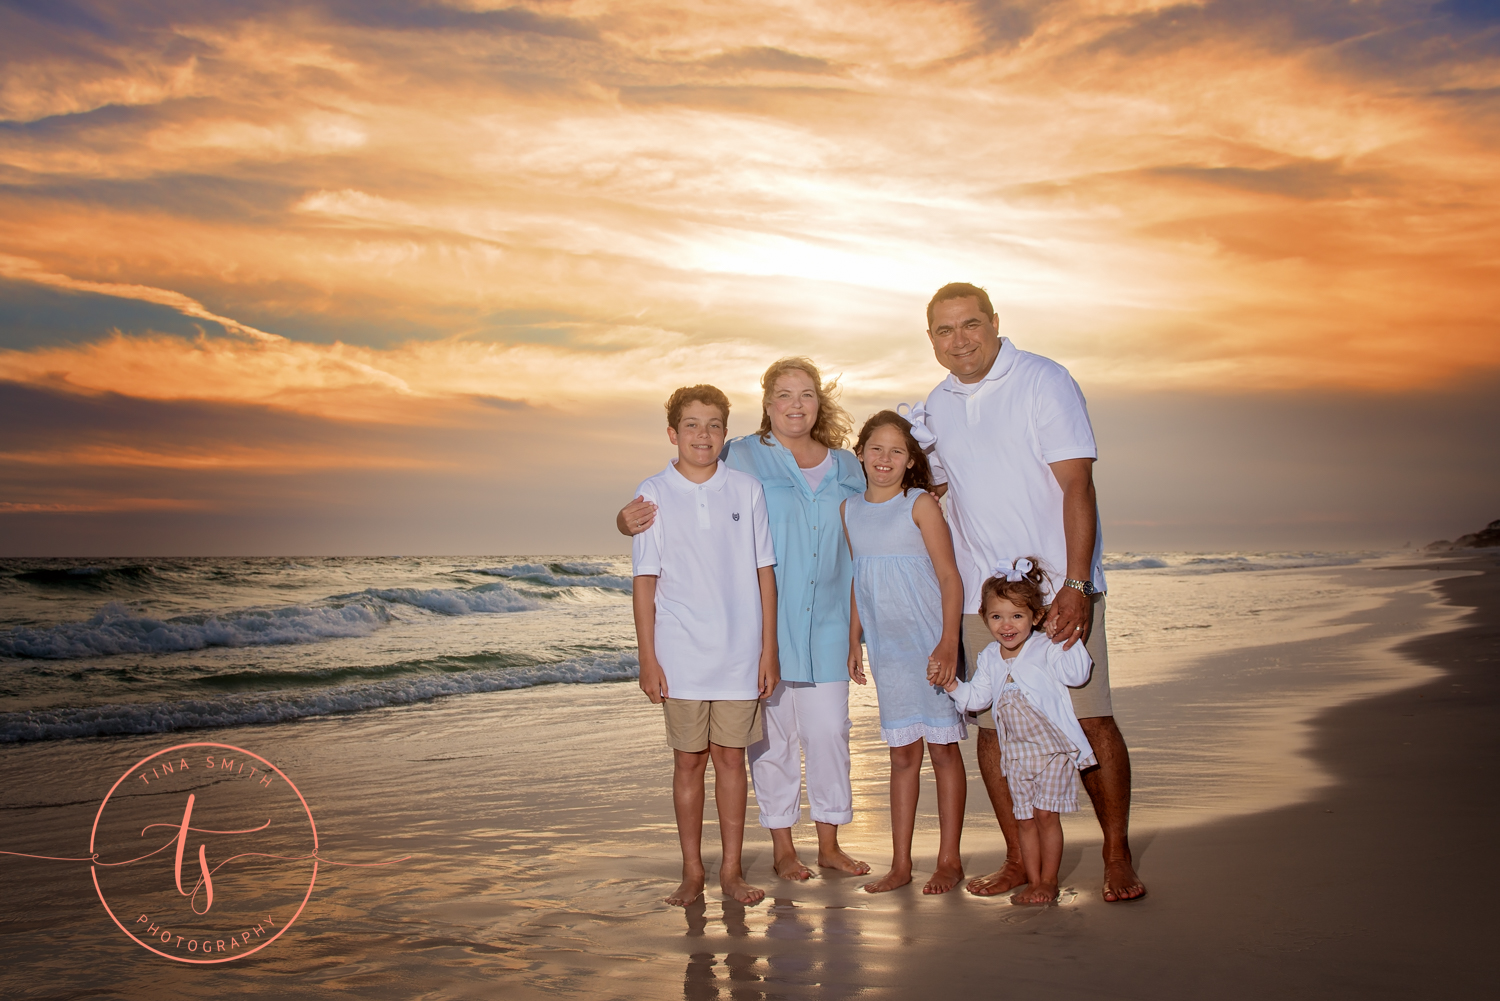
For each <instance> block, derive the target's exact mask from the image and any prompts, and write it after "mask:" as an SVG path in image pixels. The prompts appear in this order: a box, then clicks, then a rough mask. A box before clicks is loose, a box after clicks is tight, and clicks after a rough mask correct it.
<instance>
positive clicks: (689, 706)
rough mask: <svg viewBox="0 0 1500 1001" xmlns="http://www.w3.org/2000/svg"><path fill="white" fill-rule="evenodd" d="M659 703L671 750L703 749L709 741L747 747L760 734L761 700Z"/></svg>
mask: <svg viewBox="0 0 1500 1001" xmlns="http://www.w3.org/2000/svg"><path fill="white" fill-rule="evenodd" d="M661 706H662V715H663V716H664V717H666V721H667V746H668V747H670V748H672V749H673V750H674V751H690V752H693V753H697V752H698V751H706V750H708V745H709V742H710V741H712V742H713V743H715V744H718V745H719V746H720V747H749V746H750V745H751V744H753V743H755V742H756V741H757V740H760V737H761V719H760V699H717V700H715V701H712V702H704V701H702V700H700V699H663V700H662V704H661Z"/></svg>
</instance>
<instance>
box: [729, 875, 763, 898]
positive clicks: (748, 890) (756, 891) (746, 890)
mask: <svg viewBox="0 0 1500 1001" xmlns="http://www.w3.org/2000/svg"><path fill="white" fill-rule="evenodd" d="M719 889H720V890H722V891H723V892H724V896H726V897H733V898H734V899H735V900H738V901H739V902H740V903H742V904H758V903H760V902H761V901H762V900H764V899H766V891H765V890H762V889H761V888H760V887H758V886H751V885H750V884H749V883H747V882H745V877H744V876H734V875H729V876H725V875H723V874H722V873H721V874H720V875H719Z"/></svg>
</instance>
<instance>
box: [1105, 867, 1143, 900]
mask: <svg viewBox="0 0 1500 1001" xmlns="http://www.w3.org/2000/svg"><path fill="white" fill-rule="evenodd" d="M1145 895H1146V886H1145V884H1144V883H1142V882H1141V879H1140V877H1139V876H1137V875H1136V874H1135V866H1133V865H1131V864H1130V860H1129V859H1118V860H1116V861H1114V862H1106V863H1105V864H1104V899H1105V900H1106V901H1108V902H1109V903H1111V904H1114V903H1119V902H1120V901H1122V900H1139V899H1140V898H1142V897H1144V896H1145Z"/></svg>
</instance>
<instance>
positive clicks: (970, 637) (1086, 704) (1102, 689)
mask: <svg viewBox="0 0 1500 1001" xmlns="http://www.w3.org/2000/svg"><path fill="white" fill-rule="evenodd" d="M1093 601H1094V625H1093V627H1092V628H1091V629H1090V630H1089V638H1088V642H1086V643H1084V644H1083V648H1084V649H1085V650H1087V651H1088V652H1089V656H1090V657H1091V658H1093V661H1094V670H1093V672H1092V673H1090V674H1089V680H1088V681H1087V682H1085V683H1084V684H1082V685H1080V686H1078V687H1077V688H1070V689H1068V694H1069V695H1071V696H1072V697H1073V715H1075V716H1077V717H1078V718H1079V719H1089V718H1091V717H1094V716H1113V715H1114V714H1115V709H1114V705H1113V703H1112V702H1111V701H1110V697H1109V646H1108V644H1107V643H1106V641H1105V637H1104V595H1102V594H1096V595H1094V598H1093ZM963 641H964V664H965V665H966V666H967V668H968V673H967V674H966V675H965V677H969V678H972V677H974V670H975V667H976V665H977V664H978V662H979V651H981V650H983V649H984V648H985V647H987V646H989V645H990V644H991V643H993V642H995V637H993V636H991V635H990V631H989V630H988V629H986V628H985V627H984V616H982V615H965V616H964V624H963ZM997 680H998V679H997ZM968 715H969V721H970V722H971V723H974V724H975V725H977V726H979V727H981V728H982V729H985V730H993V729H995V717H994V716H993V715H992V714H991V713H990V711H989V710H988V709H986V710H984V711H982V712H978V713H969V714H968Z"/></svg>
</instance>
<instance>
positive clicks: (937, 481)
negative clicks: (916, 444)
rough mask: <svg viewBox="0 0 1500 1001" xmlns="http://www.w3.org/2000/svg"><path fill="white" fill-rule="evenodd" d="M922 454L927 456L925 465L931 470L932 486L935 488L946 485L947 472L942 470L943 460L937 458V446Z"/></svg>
mask: <svg viewBox="0 0 1500 1001" xmlns="http://www.w3.org/2000/svg"><path fill="white" fill-rule="evenodd" d="M924 454H925V455H926V456H927V465H928V466H930V467H931V468H932V485H933V486H935V487H936V486H941V485H942V484H944V483H947V482H948V470H946V469H944V468H943V460H942V459H940V458H938V453H937V446H936V445H934V446H932V448H931V449H930V450H925V451H924Z"/></svg>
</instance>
